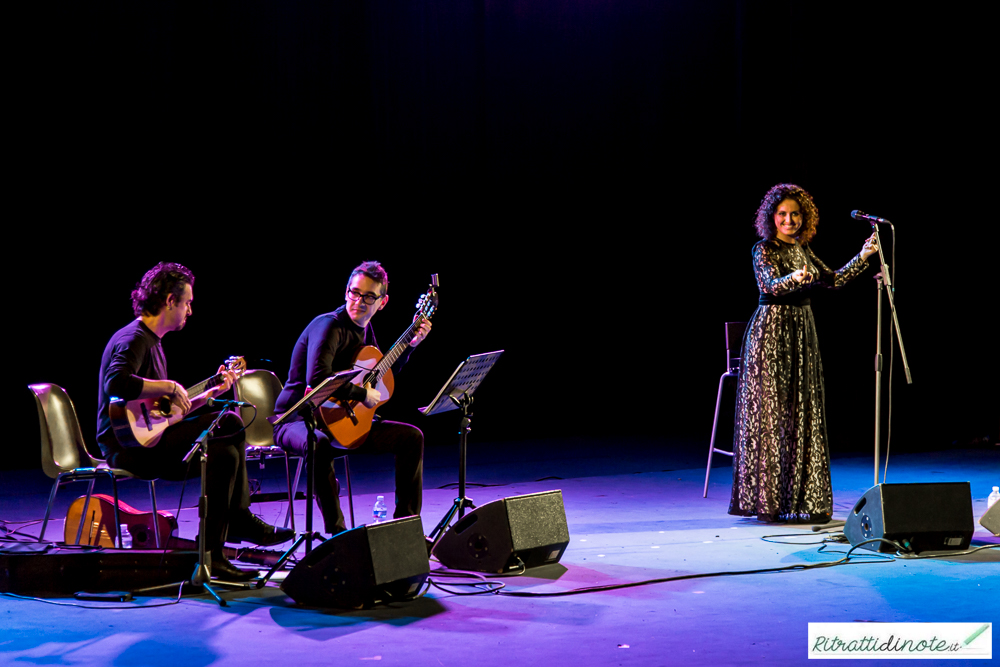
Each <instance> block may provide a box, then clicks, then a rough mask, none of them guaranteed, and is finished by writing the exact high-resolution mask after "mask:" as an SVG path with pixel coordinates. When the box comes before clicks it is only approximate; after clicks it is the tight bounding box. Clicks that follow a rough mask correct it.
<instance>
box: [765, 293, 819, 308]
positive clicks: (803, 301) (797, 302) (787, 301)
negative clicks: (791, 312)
mask: <svg viewBox="0 0 1000 667" xmlns="http://www.w3.org/2000/svg"><path fill="white" fill-rule="evenodd" d="M757 303H758V305H761V306H808V305H809V304H810V301H809V297H807V296H805V295H802V294H782V295H780V296H779V295H776V294H761V295H760V299H758V301H757Z"/></svg>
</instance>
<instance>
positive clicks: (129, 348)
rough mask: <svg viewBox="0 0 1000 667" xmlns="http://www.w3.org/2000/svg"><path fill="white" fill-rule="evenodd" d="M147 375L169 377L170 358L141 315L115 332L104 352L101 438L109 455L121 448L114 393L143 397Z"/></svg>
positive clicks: (128, 397)
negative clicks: (113, 416)
mask: <svg viewBox="0 0 1000 667" xmlns="http://www.w3.org/2000/svg"><path fill="white" fill-rule="evenodd" d="M145 378H148V379H150V380H166V379H167V358H166V357H165V356H164V355H163V348H162V347H161V345H160V337H159V336H157V335H156V334H155V333H153V332H152V330H150V328H149V327H147V326H146V325H145V324H143V323H142V320H138V319H137V320H133V321H132V322H130V323H129V324H127V325H125V326H124V327H122V328H121V329H119V330H118V331H116V332H115V334H114V335H113V336H112V337H111V340H109V341H108V344H107V346H105V348H104V354H103V355H102V356H101V375H100V388H99V389H98V392H97V442H98V444H100V446H101V451H102V452H104V455H105V456H109V455H110V454H111V452H113V451H118V450H120V449H121V445H120V444H119V443H118V439H117V438H116V437H115V433H114V430H113V429H112V428H111V417H110V416H109V414H108V406H110V405H111V397H112V396H116V397H118V398H121V399H123V400H126V401H131V400H133V399H136V398H139V394H141V393H142V384H143V383H142V381H143V379H145Z"/></svg>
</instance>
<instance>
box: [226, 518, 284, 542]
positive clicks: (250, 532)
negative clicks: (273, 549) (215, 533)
mask: <svg viewBox="0 0 1000 667" xmlns="http://www.w3.org/2000/svg"><path fill="white" fill-rule="evenodd" d="M293 537H295V531H293V530H292V529H291V528H278V527H277V526H272V525H270V524H267V523H264V522H263V521H261V520H260V518H259V517H257V516H255V515H254V514H253V513H251V512H250V510H244V511H242V512H238V513H236V514H235V515H233V516H231V517H230V518H229V534H228V536H227V537H226V542H233V543H235V542H251V543H253V544H256V545H258V546H262V547H266V546H270V545H272V544H281V543H282V542H287V541H288V540H290V539H292V538H293Z"/></svg>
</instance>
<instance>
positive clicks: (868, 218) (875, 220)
mask: <svg viewBox="0 0 1000 667" xmlns="http://www.w3.org/2000/svg"><path fill="white" fill-rule="evenodd" d="M851 217H852V218H854V219H855V220H864V221H865V222H870V223H872V224H873V225H891V224H892V223H891V222H889V221H888V220H886V219H885V218H880V217H878V216H877V215H868V214H867V213H863V212H861V211H851Z"/></svg>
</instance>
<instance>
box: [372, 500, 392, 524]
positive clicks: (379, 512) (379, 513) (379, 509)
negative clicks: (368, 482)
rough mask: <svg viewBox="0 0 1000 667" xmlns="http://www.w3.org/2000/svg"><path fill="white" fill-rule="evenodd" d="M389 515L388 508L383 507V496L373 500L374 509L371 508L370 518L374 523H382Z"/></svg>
mask: <svg viewBox="0 0 1000 667" xmlns="http://www.w3.org/2000/svg"><path fill="white" fill-rule="evenodd" d="M388 514H389V508H388V507H386V506H385V496H378V497H377V498H376V499H375V507H373V508H372V518H373V519H374V520H375V521H374V523H382V522H383V521H385V517H386V516H388Z"/></svg>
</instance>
